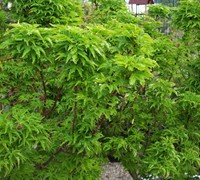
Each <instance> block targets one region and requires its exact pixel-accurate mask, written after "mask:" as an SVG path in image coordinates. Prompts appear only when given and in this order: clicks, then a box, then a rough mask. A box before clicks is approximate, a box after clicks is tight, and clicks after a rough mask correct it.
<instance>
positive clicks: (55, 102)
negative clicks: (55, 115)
mask: <svg viewBox="0 0 200 180" xmlns="http://www.w3.org/2000/svg"><path fill="white" fill-rule="evenodd" d="M62 88H63V87H61V88H59V89H58V92H57V94H56V97H55V100H54V103H53V105H52V107H51V109H50V110H49V111H48V112H47V113H46V116H47V118H49V117H50V115H51V114H52V112H53V111H54V109H55V107H56V104H57V102H58V100H59V99H60V95H61V92H62Z"/></svg>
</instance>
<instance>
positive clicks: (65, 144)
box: [38, 142, 68, 170]
mask: <svg viewBox="0 0 200 180" xmlns="http://www.w3.org/2000/svg"><path fill="white" fill-rule="evenodd" d="M67 147H68V146H67V142H65V143H64V144H63V145H62V146H61V147H59V148H58V149H57V151H56V152H55V153H54V154H52V156H50V157H49V159H47V160H46V161H45V162H44V163H42V164H40V165H39V167H38V169H40V170H43V169H44V168H45V167H47V166H48V164H49V163H51V162H52V161H53V160H54V159H55V158H56V157H57V156H58V155H59V154H60V153H61V152H63V150H64V149H66V148H67Z"/></svg>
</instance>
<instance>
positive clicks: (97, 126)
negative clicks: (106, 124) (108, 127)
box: [92, 115, 106, 136]
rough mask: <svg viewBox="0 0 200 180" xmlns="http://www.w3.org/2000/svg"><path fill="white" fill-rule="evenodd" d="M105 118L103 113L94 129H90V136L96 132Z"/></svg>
mask: <svg viewBox="0 0 200 180" xmlns="http://www.w3.org/2000/svg"><path fill="white" fill-rule="evenodd" d="M105 119H106V117H105V115H103V116H102V117H101V118H100V119H99V120H98V121H97V124H96V127H95V129H94V130H93V131H92V136H94V135H95V134H96V132H97V131H98V129H99V127H100V126H101V124H102V122H103V121H104V120H105Z"/></svg>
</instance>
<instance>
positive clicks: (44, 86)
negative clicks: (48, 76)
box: [39, 66, 47, 117]
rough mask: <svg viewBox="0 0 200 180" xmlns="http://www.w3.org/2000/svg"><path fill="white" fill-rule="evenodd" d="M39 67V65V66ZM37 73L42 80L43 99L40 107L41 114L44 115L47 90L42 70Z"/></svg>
mask: <svg viewBox="0 0 200 180" xmlns="http://www.w3.org/2000/svg"><path fill="white" fill-rule="evenodd" d="M40 67H41V66H40ZM39 74H40V79H41V82H42V87H43V93H44V94H43V97H42V100H43V109H42V114H43V116H45V117H46V103H47V90H46V83H45V80H44V74H43V72H42V71H39Z"/></svg>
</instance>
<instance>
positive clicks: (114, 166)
mask: <svg viewBox="0 0 200 180" xmlns="http://www.w3.org/2000/svg"><path fill="white" fill-rule="evenodd" d="M100 180H133V178H132V177H131V176H130V174H129V173H128V171H126V170H125V169H124V167H123V166H122V165H121V164H120V163H108V164H106V165H105V166H103V172H102V175H101V178H100Z"/></svg>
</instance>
